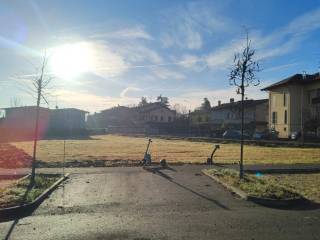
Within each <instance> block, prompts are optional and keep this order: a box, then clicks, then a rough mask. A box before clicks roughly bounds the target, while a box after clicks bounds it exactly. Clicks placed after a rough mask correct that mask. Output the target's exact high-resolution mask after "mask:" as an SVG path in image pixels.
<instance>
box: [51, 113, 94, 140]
mask: <svg viewBox="0 0 320 240" xmlns="http://www.w3.org/2000/svg"><path fill="white" fill-rule="evenodd" d="M87 114H88V112H87V111H84V110H81V109H76V108H62V109H59V108H57V109H51V110H50V118H49V119H50V121H49V131H50V133H51V134H53V135H55V134H58V135H61V134H62V133H68V134H70V133H79V134H80V133H82V132H84V130H85V128H86V116H87Z"/></svg>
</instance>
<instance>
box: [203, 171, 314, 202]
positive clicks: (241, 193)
mask: <svg viewBox="0 0 320 240" xmlns="http://www.w3.org/2000/svg"><path fill="white" fill-rule="evenodd" d="M201 172H202V173H203V174H204V175H206V176H208V177H209V178H211V179H213V180H215V181H216V182H218V183H219V184H221V185H222V186H224V187H225V188H226V189H228V190H229V191H231V192H232V193H235V194H236V195H238V196H239V197H240V198H241V199H244V200H247V201H251V202H254V203H257V204H260V205H263V206H266V207H274V208H285V207H292V206H296V205H299V204H305V203H308V202H309V201H308V199H305V198H303V197H300V198H288V199H271V198H260V197H254V196H250V195H248V194H247V193H245V192H244V191H242V190H241V189H239V188H236V187H233V186H231V185H229V184H227V183H225V182H223V181H221V180H220V179H219V178H217V177H215V176H212V175H210V174H208V173H206V171H204V170H201Z"/></svg>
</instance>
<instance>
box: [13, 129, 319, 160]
mask: <svg viewBox="0 0 320 240" xmlns="http://www.w3.org/2000/svg"><path fill="white" fill-rule="evenodd" d="M13 144H14V145H15V146H16V147H17V148H20V149H22V150H24V151H25V152H26V153H28V154H29V155H31V154H32V142H16V143H13ZM146 144H147V139H146V138H138V137H127V136H116V135H103V136H94V137H93V139H92V140H67V142H66V160H67V161H68V160H141V159H142V158H143V155H144V151H145V148H146ZM220 147H221V148H220V149H219V150H218V151H217V153H216V162H220V163H222V162H223V163H234V162H238V159H239V151H240V147H239V145H238V144H220ZM212 148H213V144H212V143H205V142H190V141H185V140H164V139H153V143H152V146H151V154H152V158H153V159H154V160H155V161H158V160H160V159H162V158H165V159H166V160H167V161H169V162H186V163H202V162H204V161H205V160H206V159H207V157H208V156H209V155H210V154H211V151H212ZM62 158H63V141H62V140H42V141H40V142H39V149H38V159H39V160H42V161H45V162H50V161H51V162H52V161H62ZM244 159H245V163H246V164H255V163H268V164H277V163H284V164H296V163H320V149H317V148H286V147H275V148H271V147H261V146H245V148H244Z"/></svg>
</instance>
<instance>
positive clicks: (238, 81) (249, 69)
mask: <svg viewBox="0 0 320 240" xmlns="http://www.w3.org/2000/svg"><path fill="white" fill-rule="evenodd" d="M254 55H255V50H254V49H253V48H252V47H251V41H250V40H249V34H248V30H246V45H245V47H244V49H243V51H242V52H241V53H236V54H235V55H234V60H233V62H234V65H233V67H232V69H231V72H230V76H229V83H230V85H232V86H236V87H237V88H238V89H237V93H238V94H241V147H240V178H241V179H242V178H243V132H244V95H245V89H246V88H247V87H249V86H251V85H254V86H257V85H259V84H260V81H259V80H258V79H257V78H256V73H257V72H259V71H260V66H259V63H258V62H256V61H254Z"/></svg>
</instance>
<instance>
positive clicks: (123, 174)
mask: <svg viewBox="0 0 320 240" xmlns="http://www.w3.org/2000/svg"><path fill="white" fill-rule="evenodd" d="M203 168H204V166H201V165H183V166H172V167H170V168H169V169H165V170H157V169H156V171H155V172H150V171H146V170H144V169H142V168H140V167H114V168H90V169H85V168H83V169H78V171H73V172H72V174H71V175H70V179H69V180H67V181H66V182H65V184H64V185H63V186H60V187H59V188H58V189H57V190H55V191H54V192H53V193H52V194H51V196H50V198H48V199H47V200H45V201H44V202H43V203H42V204H41V205H40V206H39V207H38V209H36V210H35V212H34V213H33V214H32V216H29V217H26V218H23V219H19V220H18V221H11V222H4V223H0V233H1V239H5V238H6V237H7V239H25V240H27V239H136V240H138V239H144V240H146V239H291V240H292V239H320V228H319V226H320V209H296V210H280V209H271V208H267V207H263V206H259V205H256V204H254V203H251V202H247V201H244V200H241V199H237V198H236V197H235V196H233V195H232V194H231V193H229V192H228V191H227V190H225V189H224V188H223V187H222V186H220V185H218V184H217V183H215V182H214V181H213V180H211V179H210V178H208V177H206V176H204V175H203V174H201V169H203Z"/></svg>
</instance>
